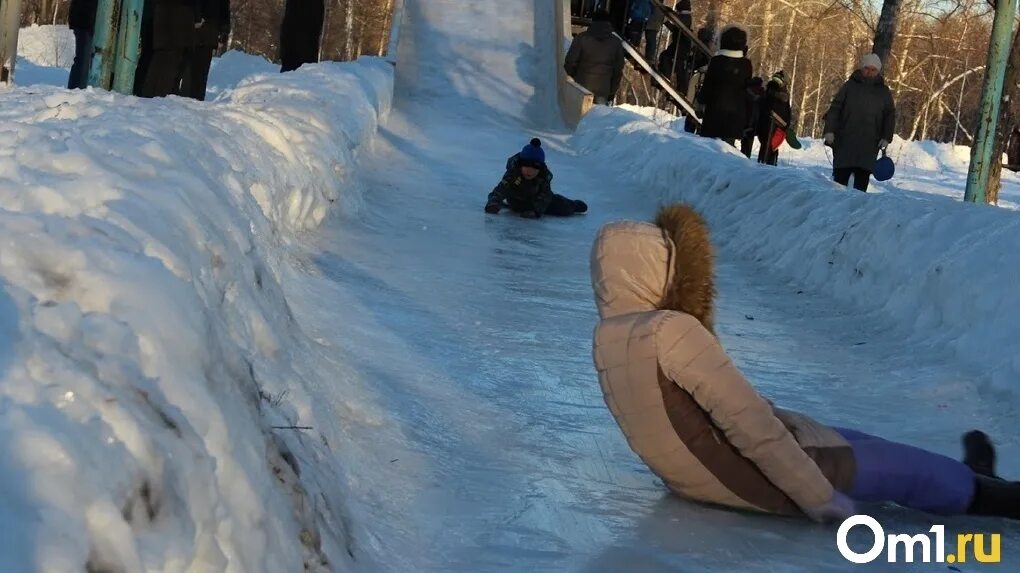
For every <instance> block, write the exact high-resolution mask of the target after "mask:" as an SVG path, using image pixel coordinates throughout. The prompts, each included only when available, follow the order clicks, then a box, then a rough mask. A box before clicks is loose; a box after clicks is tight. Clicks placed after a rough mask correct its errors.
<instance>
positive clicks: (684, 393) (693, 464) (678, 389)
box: [591, 205, 855, 515]
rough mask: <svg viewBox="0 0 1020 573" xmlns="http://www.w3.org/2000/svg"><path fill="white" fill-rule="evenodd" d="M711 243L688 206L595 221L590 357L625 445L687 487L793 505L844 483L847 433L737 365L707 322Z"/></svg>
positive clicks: (787, 508)
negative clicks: (783, 401) (776, 397)
mask: <svg viewBox="0 0 1020 573" xmlns="http://www.w3.org/2000/svg"><path fill="white" fill-rule="evenodd" d="M713 264H714V263H713V253H712V249H711V242H710V239H709V234H708V229H707V227H706V225H705V223H704V221H703V220H702V219H701V217H700V216H699V215H698V214H697V213H696V212H695V211H694V210H692V209H691V208H689V207H686V206H683V205H675V206H672V207H667V208H665V209H663V210H662V211H661V212H660V213H659V216H658V218H657V219H656V223H655V224H651V223H643V222H633V221H625V222H618V223H611V224H608V225H606V226H605V227H603V228H602V230H601V231H600V232H599V234H598V237H597V238H596V240H595V245H594V248H593V249H592V257H591V273H592V286H593V288H594V290H595V301H596V304H597V306H598V310H599V315H600V317H601V321H600V322H599V325H598V326H597V327H596V329H595V340H594V359H595V366H596V368H597V369H598V372H599V383H600V384H601V386H602V391H603V393H604V396H605V400H606V404H607V405H608V406H609V409H610V411H612V413H613V416H615V417H616V421H617V422H618V423H619V425H620V428H621V429H622V430H623V433H624V435H625V436H626V438H627V441H628V442H629V444H630V446H631V448H632V449H633V450H634V451H635V452H636V453H637V454H638V455H639V456H640V457H641V459H642V460H643V461H644V462H645V463H646V464H648V466H649V467H650V468H651V469H652V471H653V472H655V473H656V474H657V475H658V476H659V477H661V478H662V479H663V480H664V481H665V483H666V485H667V486H668V487H669V488H670V489H671V490H673V491H674V492H676V493H679V494H681V495H683V496H685V497H688V498H691V499H695V500H699V501H704V502H709V503H716V504H721V505H726V506H730V507H735V508H741V509H750V510H758V511H764V512H770V513H779V514H791V515H792V514H799V513H801V509H802V508H815V507H818V506H821V505H823V504H825V503H828V502H829V501H830V499H831V498H832V494H833V486H836V488H837V489H840V490H842V491H847V489H848V488H849V486H850V485H851V483H850V482H851V480H852V478H853V474H854V470H855V468H854V458H853V453H852V451H851V449H850V447H849V444H847V442H846V441H845V440H844V439H843V438H842V436H840V435H839V434H837V433H836V432H835V431H833V430H832V429H830V428H828V427H827V426H824V425H822V424H819V423H817V422H815V421H814V420H811V419H810V418H808V417H806V416H803V415H800V414H797V413H794V412H787V411H783V410H779V409H777V408H773V407H772V405H771V404H770V403H769V402H768V401H766V400H765V399H764V398H762V397H761V396H760V395H759V394H758V393H757V392H756V391H755V389H754V388H753V387H752V386H751V385H750V384H749V383H748V381H747V380H746V379H745V378H744V376H743V374H741V372H740V371H739V370H738V369H737V368H736V366H734V365H733V363H732V362H731V361H730V358H729V357H728V356H727V355H726V352H725V351H724V350H723V348H722V346H721V345H720V344H719V341H718V340H717V339H716V337H715V335H714V329H713V322H712V321H713V316H712V313H713V302H714V300H713V299H714V296H715V290H714V286H713V272H714V269H713Z"/></svg>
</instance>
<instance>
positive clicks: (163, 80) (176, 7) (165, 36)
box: [135, 0, 202, 97]
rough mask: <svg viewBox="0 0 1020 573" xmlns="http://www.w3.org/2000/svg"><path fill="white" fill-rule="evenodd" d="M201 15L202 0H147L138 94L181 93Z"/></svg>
mask: <svg viewBox="0 0 1020 573" xmlns="http://www.w3.org/2000/svg"><path fill="white" fill-rule="evenodd" d="M201 19H202V16H201V6H200V4H199V0H149V1H147V2H145V7H144V9H143V11H142V37H141V54H140V56H139V59H138V67H137V69H136V71H135V95H137V96H140V97H163V96H168V95H171V94H179V93H180V91H181V80H182V79H183V78H184V71H185V67H186V66H187V62H188V59H189V58H190V57H191V52H192V50H194V49H195V31H196V25H197V24H198V23H199V22H200V21H201Z"/></svg>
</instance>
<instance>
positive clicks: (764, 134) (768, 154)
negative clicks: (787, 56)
mask: <svg viewBox="0 0 1020 573" xmlns="http://www.w3.org/2000/svg"><path fill="white" fill-rule="evenodd" d="M772 114H775V115H776V116H778V117H779V119H781V120H782V121H783V123H785V124H786V125H790V119H791V117H792V116H793V110H791V109H790V92H789V90H788V89H787V87H786V74H785V73H783V71H782V70H780V71H778V72H776V73H775V74H773V76H772V79H770V80H769V83H768V84H767V85H766V86H765V96H764V97H763V98H762V99H761V105H760V106H759V110H758V126H757V132H758V142H759V143H760V144H761V149H760V150H758V163H764V164H766V165H776V164H777V163H778V162H779V150H778V149H775V150H774V149H772V135H773V134H774V133H775V131H776V130H777V129H781V130H783V131H784V132H785V131H786V128H785V126H783V125H778V124H777V123H776V121H775V120H774V119H773V117H772ZM784 139H785V137H784Z"/></svg>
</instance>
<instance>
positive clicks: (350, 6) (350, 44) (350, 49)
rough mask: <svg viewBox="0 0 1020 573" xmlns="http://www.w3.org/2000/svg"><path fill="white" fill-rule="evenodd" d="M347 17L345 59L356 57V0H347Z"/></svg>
mask: <svg viewBox="0 0 1020 573" xmlns="http://www.w3.org/2000/svg"><path fill="white" fill-rule="evenodd" d="M346 14H347V17H346V18H345V19H344V36H345V37H344V60H353V59H354V57H353V55H354V0H347V12H346Z"/></svg>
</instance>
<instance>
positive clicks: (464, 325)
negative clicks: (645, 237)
mask: <svg viewBox="0 0 1020 573" xmlns="http://www.w3.org/2000/svg"><path fill="white" fill-rule="evenodd" d="M557 9H559V5H558V4H557V3H556V2H553V1H552V0H500V1H498V2H489V1H465V0H407V2H406V6H405V12H404V15H403V20H402V24H401V31H400V42H399V51H398V55H397V60H396V61H397V68H396V71H397V88H396V102H395V109H394V112H393V114H392V116H391V117H390V120H389V122H388V125H387V126H385V128H383V129H382V130H381V132H380V134H379V135H378V137H377V139H376V141H375V142H374V144H373V151H372V152H371V153H370V154H367V155H365V156H363V157H362V159H361V165H360V168H359V169H360V174H359V180H360V184H361V185H363V187H364V197H365V199H364V203H363V205H361V206H360V207H361V208H360V209H358V210H356V211H355V212H353V213H349V214H347V215H345V216H344V217H342V218H341V219H339V220H337V221H336V222H335V224H333V225H330V226H329V227H328V228H327V229H326V230H325V231H324V232H323V233H322V234H321V235H320V236H319V237H318V238H317V239H316V241H317V245H318V247H319V248H320V249H321V254H320V255H319V256H318V257H317V258H316V260H315V261H314V262H315V264H314V267H315V268H314V269H312V270H310V276H309V280H308V281H307V283H306V284H304V285H302V286H300V287H291V288H292V289H294V288H301V289H307V291H308V292H307V293H304V296H303V299H304V300H305V304H303V305H301V304H299V305H297V308H296V312H297V314H298V316H299V318H300V319H301V320H302V321H303V322H304V323H305V324H306V325H307V328H308V329H309V330H310V332H311V333H312V334H314V336H316V337H317V338H318V339H320V340H328V341H331V342H330V344H331V345H332V346H333V347H334V349H335V350H336V352H337V360H338V361H342V362H344V363H346V364H347V365H348V367H349V368H350V370H351V372H350V373H349V374H350V375H351V376H354V377H357V378H358V379H360V380H361V381H362V382H363V383H364V384H365V386H367V387H370V388H371V389H372V392H373V393H374V394H375V399H376V400H377V401H378V402H379V403H380V404H382V405H383V406H384V410H385V414H384V415H382V416H381V417H380V418H381V419H378V420H376V423H377V424H378V431H373V430H364V431H363V432H362V434H363V436H364V438H365V439H366V440H373V439H375V440H377V442H376V443H375V446H374V447H375V448H376V449H377V450H378V452H377V459H370V460H362V461H361V462H360V464H361V465H362V467H361V468H360V471H361V472H362V473H363V475H365V479H364V480H362V481H360V483H358V484H356V486H355V489H354V493H358V494H360V497H361V498H362V500H361V501H360V502H359V503H361V504H362V506H363V507H361V512H360V513H361V514H362V515H366V514H367V513H370V512H374V514H373V515H374V516H375V517H376V520H375V521H374V522H373V523H370V524H365V523H362V524H361V526H363V527H367V528H368V529H370V530H371V532H372V535H371V537H372V539H373V540H374V541H375V543H376V547H375V551H376V552H377V553H378V554H379V555H380V556H382V557H383V558H384V560H385V561H386V563H387V567H390V568H392V570H394V571H397V570H400V571H404V570H418V571H440V570H443V571H629V572H632V573H633V572H639V571H640V572H644V571H719V572H733V571H741V572H754V571H760V572H770V573H774V572H787V571H791V572H792V571H797V572H805V573H806V572H824V571H890V570H895V571H918V572H920V571H925V572H931V571H941V570H947V569H945V568H946V565H929V564H922V563H910V564H908V563H899V564H896V565H890V564H888V563H884V562H876V563H873V564H872V565H870V566H860V565H854V564H852V563H849V562H847V561H846V560H844V559H843V558H842V557H841V556H840V554H839V553H838V551H837V549H836V532H835V529H833V528H826V527H821V526H816V525H813V524H810V523H808V522H806V521H800V520H788V519H778V518H772V517H765V516H755V515H747V514H741V513H736V512H730V511H722V510H718V509H713V508H710V507H705V506H701V505H698V504H693V503H688V502H686V501H683V500H681V499H678V498H677V497H675V496H673V495H671V494H669V493H667V492H666V490H665V489H664V488H663V486H662V484H661V483H659V482H658V480H657V479H656V478H655V476H654V475H652V474H651V473H650V472H649V471H648V470H647V469H646V468H645V466H644V465H643V464H642V463H641V462H640V460H638V458H637V457H636V456H635V455H634V454H633V453H632V452H631V451H630V449H629V448H628V447H627V444H626V443H625V441H624V439H623V436H622V435H621V434H620V431H619V429H618V428H617V426H616V424H615V423H614V421H613V419H612V417H611V416H610V414H609V412H608V411H607V410H606V408H605V405H604V403H603V400H602V395H601V392H600V390H599V387H598V384H597V381H596V377H595V372H594V370H593V367H592V363H591V354H590V347H591V331H592V327H593V325H594V324H595V320H596V313H595V309H594V305H593V303H592V294H591V288H590V285H589V274H588V253H589V249H590V247H591V241H592V239H593V236H594V234H595V232H596V230H597V229H598V228H599V227H600V226H601V225H602V224H603V223H605V222H607V221H610V220H615V219H621V218H636V219H648V218H650V217H651V216H652V214H653V212H654V210H655V208H656V204H655V200H654V199H653V198H652V197H651V196H650V194H649V193H647V192H646V191H645V190H643V189H641V188H635V187H633V186H629V185H625V184H621V183H617V180H618V178H617V176H616V174H617V173H618V172H619V170H621V169H626V168H627V166H626V165H602V164H595V163H593V162H592V161H589V160H586V158H585V157H584V156H579V155H577V154H576V153H575V152H574V151H573V150H572V149H571V144H570V133H569V132H568V131H567V129H566V128H565V126H564V122H563V120H562V117H561V114H560V110H559V108H558V106H557V93H556V82H557V77H556V70H557V68H558V66H559V61H558V60H557V42H558V41H559V38H560V33H559V30H558V29H557V25H556V22H557V20H556V17H555V12H554V10H557ZM532 136H539V137H541V138H542V139H543V141H544V142H545V143H544V147H545V148H546V151H547V154H548V162H549V164H550V166H551V168H552V170H553V171H554V173H555V181H554V187H555V189H556V190H557V191H558V192H560V193H564V194H567V195H569V196H573V197H578V198H582V199H584V200H585V201H587V202H588V203H589V205H590V206H591V209H590V211H589V213H588V214H587V215H586V216H583V217H574V218H572V219H567V220H562V219H551V218H549V219H542V220H539V221H527V220H522V219H519V218H517V217H515V216H513V215H512V214H508V213H504V214H501V215H498V216H486V215H485V214H484V213H483V212H482V206H483V204H484V201H485V195H486V193H487V192H488V191H489V190H490V189H491V188H492V186H493V185H494V183H495V182H496V180H497V179H498V177H499V176H500V174H501V167H502V165H503V161H504V160H505V158H506V157H507V156H508V155H510V154H511V153H514V152H515V151H517V150H519V149H520V147H521V146H522V145H523V144H524V143H525V142H527V140H528V139H529V138H530V137H532ZM718 280H719V286H720V290H721V296H720V299H719V317H718V323H719V324H718V330H719V332H720V334H721V336H722V338H723V341H724V343H725V345H726V346H727V348H728V349H729V350H730V351H731V352H732V354H733V356H734V357H735V358H736V360H737V361H738V362H739V364H740V365H741V366H742V367H743V368H744V369H745V371H746V372H747V373H748V375H749V377H750V378H751V379H752V380H753V381H754V382H755V383H756V384H757V385H758V386H759V387H760V388H761V390H762V391H763V392H765V393H766V394H767V395H769V396H770V397H771V398H773V399H774V400H775V401H777V402H778V403H780V404H781V405H783V406H786V407H789V408H793V409H798V410H802V411H805V412H809V413H811V414H813V415H815V416H816V417H818V418H820V419H822V420H824V421H828V422H832V423H839V424H845V425H855V426H859V427H861V428H863V429H867V430H869V431H871V432H874V433H878V434H881V435H885V436H887V437H890V438H895V439H900V440H904V441H908V442H910V443H914V444H918V445H922V446H926V447H930V448H933V449H935V450H938V451H941V452H945V453H947V454H950V455H957V448H958V446H957V440H958V436H959V434H960V432H962V431H964V430H965V429H968V428H970V427H971V426H973V425H981V426H983V427H985V428H987V429H989V430H990V431H992V432H996V431H998V433H999V434H1000V435H1002V434H1003V433H1005V432H1007V431H1009V429H1010V428H1011V427H1012V426H1011V424H1012V422H1011V421H1010V420H1008V419H1004V418H1003V417H1002V416H1001V415H999V414H997V413H996V411H997V410H996V408H995V404H991V403H988V402H986V401H983V400H982V399H981V398H978V397H975V396H973V395H972V394H970V393H969V392H967V391H966V388H967V386H966V381H967V376H968V374H967V373H966V372H964V371H961V370H960V369H959V368H958V367H957V366H956V365H954V364H953V363H952V362H951V361H950V360H948V359H946V358H944V357H942V356H939V355H935V354H934V353H932V352H929V351H926V350H925V349H923V348H921V349H919V348H914V347H907V346H905V345H904V343H903V342H902V341H901V340H899V339H897V338H895V337H894V336H892V335H889V334H887V333H886V332H885V330H884V328H883V322H882V319H881V317H877V316H868V317H862V316H860V315H858V314H857V313H855V312H854V310H853V309H850V308H840V307H838V305H835V303H833V302H832V301H831V300H829V299H827V298H825V297H824V296H823V295H818V294H813V293H811V292H804V293H800V292H798V290H799V289H797V288H796V285H789V284H785V283H783V282H782V281H778V280H776V279H774V278H772V277H770V275H769V273H768V269H762V268H758V267H756V266H755V264H754V262H753V261H746V260H739V259H737V258H735V257H733V256H731V255H729V254H728V253H727V252H721V253H719V277H718ZM323 308H328V309H330V310H329V311H328V312H323V310H322V309H323ZM864 341H866V342H867V344H862V342H864ZM322 399H323V400H324V401H326V402H330V401H337V400H338V398H337V397H331V396H328V395H324V396H322ZM949 401H951V402H953V404H954V412H956V413H957V415H956V416H955V417H952V418H946V417H944V416H939V415H938V412H939V405H940V404H943V403H945V402H949ZM337 415H338V416H339V417H344V416H349V415H350V413H349V412H346V411H344V410H343V408H341V407H339V406H338V407H337ZM1017 453H1020V452H1018V450H1017V448H1016V446H1015V445H1012V444H1007V445H1006V447H1005V451H1004V454H1005V457H1006V459H1007V460H1008V459H1010V458H1012V459H1016V456H1015V454H1017ZM1010 454H1014V455H1012V456H1010ZM1006 469H1014V470H1015V469H1017V467H1016V466H1015V465H1014V466H1012V468H1008V467H1007V468H1006ZM873 512H880V513H881V515H882V517H883V523H885V524H886V525H887V526H888V525H895V526H897V527H899V528H900V530H901V531H908V532H925V531H927V530H928V529H929V528H930V527H931V525H932V522H931V518H930V517H927V516H924V515H920V514H917V513H913V512H907V511H899V510H893V509H888V508H886V509H873ZM944 523H945V524H946V526H947V532H949V533H953V532H956V531H968V530H971V529H980V528H981V526H982V523H981V522H978V523H977V524H976V525H975V522H973V521H972V520H967V519H952V520H945V521H944ZM983 525H985V526H987V523H984V524H983ZM1005 533H1006V538H1005V539H1004V540H1003V552H1004V553H1003V562H1004V565H1003V566H1002V567H1008V563H1009V561H1010V560H1011V559H1014V560H1015V558H1016V557H1017V556H1018V553H1017V547H1018V543H1017V542H1018V541H1020V534H1018V533H1017V531H1016V530H1012V532H1010V531H1006V532H1005ZM957 567H958V568H959V570H961V571H968V570H978V569H972V568H973V567H974V565H973V564H961V565H958V566H957ZM979 567H980V570H981V571H985V570H996V567H994V566H979ZM969 568H971V569H969ZM1001 570H1005V569H1001Z"/></svg>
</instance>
